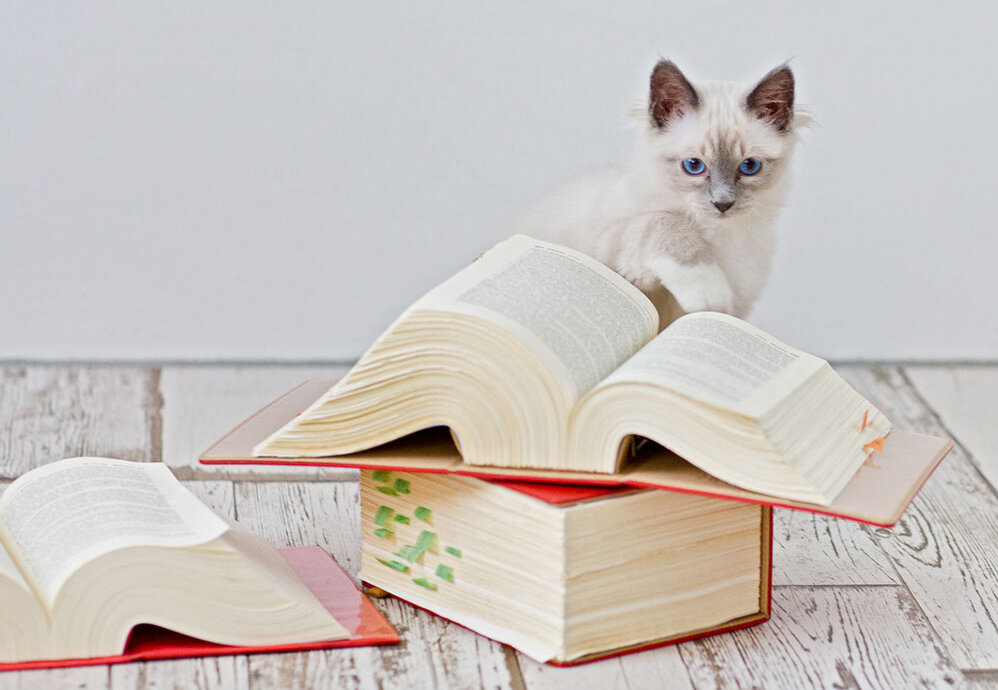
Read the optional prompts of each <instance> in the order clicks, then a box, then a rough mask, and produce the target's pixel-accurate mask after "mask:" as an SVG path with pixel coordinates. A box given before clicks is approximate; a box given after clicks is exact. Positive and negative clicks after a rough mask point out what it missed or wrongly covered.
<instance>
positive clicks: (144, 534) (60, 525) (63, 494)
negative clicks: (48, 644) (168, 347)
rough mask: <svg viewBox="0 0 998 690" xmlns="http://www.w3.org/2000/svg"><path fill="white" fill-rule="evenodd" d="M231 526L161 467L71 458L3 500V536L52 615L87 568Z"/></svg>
mask: <svg viewBox="0 0 998 690" xmlns="http://www.w3.org/2000/svg"><path fill="white" fill-rule="evenodd" d="M226 529H228V525H227V524H226V523H225V521H223V520H222V519H221V518H220V517H218V516H217V515H215V513H213V512H212V511H211V509H209V508H208V507H207V506H205V505H204V504H203V503H201V502H200V501H199V500H198V499H197V498H195V497H194V496H193V495H192V494H191V493H190V492H189V491H187V489H185V488H184V487H183V486H182V485H181V484H180V482H178V481H177V480H176V478H174V476H173V474H172V473H171V472H170V470H169V469H168V468H167V467H166V466H165V465H162V464H160V463H140V462H127V461H124V460H108V459H105V458H72V459H70V460H62V461H60V462H55V463H52V464H50V465H45V466H43V467H40V468H38V469H36V470H32V471H31V472H28V473H27V474H25V475H24V476H22V477H21V478H20V479H18V480H17V481H15V482H14V483H13V484H11V485H10V487H8V488H7V490H6V491H5V492H4V494H3V496H0V536H2V540H3V542H4V543H6V544H7V545H8V547H9V550H10V555H11V557H12V558H13V559H14V561H15V562H16V563H17V564H18V566H19V567H20V569H21V571H22V572H24V573H25V575H26V576H27V577H28V579H29V580H30V584H31V585H32V586H33V589H34V591H35V592H36V594H37V595H38V597H39V599H40V600H41V601H42V603H43V604H44V605H45V606H46V607H47V608H49V609H51V606H52V604H53V602H54V600H55V597H56V595H57V594H58V591H59V588H60V587H61V586H62V584H63V583H65V581H66V580H67V579H68V578H69V576H70V575H71V574H72V573H73V572H74V571H76V570H77V569H78V568H80V567H81V566H82V565H84V564H85V563H88V562H90V561H92V560H94V559H96V558H98V557H100V556H101V555H103V554H106V553H109V552H111V551H114V550H117V549H121V548H126V547H130V546H190V545H194V544H203V543H205V542H208V541H211V540H212V539H215V538H216V537H218V536H219V535H221V534H222V533H224V532H225V531H226Z"/></svg>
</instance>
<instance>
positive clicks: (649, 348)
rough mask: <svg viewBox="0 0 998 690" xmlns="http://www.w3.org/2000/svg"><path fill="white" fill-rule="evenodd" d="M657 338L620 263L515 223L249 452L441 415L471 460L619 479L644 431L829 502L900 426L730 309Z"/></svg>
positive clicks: (755, 481)
mask: <svg viewBox="0 0 998 690" xmlns="http://www.w3.org/2000/svg"><path fill="white" fill-rule="evenodd" d="M657 332H658V323H657V313H656V311H655V308H654V307H653V306H652V304H651V302H649V301H648V300H647V298H645V296H644V295H643V294H641V292H640V291H638V290H637V289H636V288H634V287H633V286H632V285H631V284H630V283H628V282H627V281H626V280H624V279H623V278H621V277H620V276H618V275H617V274H616V273H614V272H613V271H611V270H610V269H609V268H607V267H606V266H603V265H602V264H600V263H598V262H596V261H594V260H592V259H590V258H589V257H587V256H585V255H583V254H581V253H579V252H575V251H572V250H570V249H567V248H564V247H560V246H557V245H553V244H548V243H545V242H541V241H538V240H534V239H531V238H529V237H525V236H522V235H518V236H516V237H513V238H511V239H509V240H507V241H505V242H501V243H500V244H498V245H496V247H494V248H493V249H492V250H490V251H488V252H486V253H485V254H484V255H483V256H482V257H481V258H480V259H479V260H477V261H475V262H474V263H472V264H471V265H470V266H468V267H467V268H465V269H464V270H462V271H460V272H459V273H458V274H457V275H455V276H454V277H452V278H450V279H449V280H447V281H445V282H444V283H443V284H441V285H440V286H438V287H437V288H435V289H434V290H432V291H430V292H429V293H428V294H427V295H425V296H424V297H423V298H421V299H420V300H418V301H417V302H416V303H415V304H414V305H412V306H411V307H410V308H409V309H408V310H406V311H405V313H403V314H402V316H400V317H399V318H398V319H397V320H396V321H395V322H394V323H393V324H392V325H391V327H389V329H388V330H387V331H386V332H385V333H384V334H382V335H381V337H379V338H378V339H377V341H376V342H375V343H374V345H373V346H372V347H371V349H370V350H368V351H367V353H365V354H364V355H363V357H361V359H360V361H359V362H358V363H357V365H356V366H355V367H354V368H353V369H351V371H350V372H349V373H348V374H347V375H346V376H345V377H344V378H343V379H342V380H341V381H339V382H338V383H336V385H334V386H333V387H332V388H331V389H330V390H329V391H327V392H326V393H325V394H324V395H322V396H321V397H320V398H319V399H318V400H316V401H315V402H314V403H313V404H312V405H311V406H309V407H308V409H306V410H305V411H304V412H303V413H302V414H301V415H299V416H297V417H295V418H294V419H293V420H291V421H290V422H288V423H287V424H286V425H285V426H283V427H282V428H280V429H279V430H277V431H276V432H275V433H273V434H272V435H271V436H270V437H269V438H267V439H265V440H263V442H262V443H259V445H257V447H256V448H254V451H253V453H254V455H256V456H259V457H266V456H273V457H297V458H300V457H322V456H332V455H341V454H347V453H354V452H357V451H361V450H365V449H368V448H372V447H374V446H378V445H380V444H383V443H386V442H388V441H392V440H394V439H397V438H400V437H402V436H405V435H407V434H410V433H412V432H414V431H417V430H420V429H425V428H428V427H433V426H447V427H449V428H450V429H451V432H452V433H453V435H454V438H455V439H456V441H457V444H458V446H459V448H460V451H461V454H462V456H463V459H464V462H465V463H467V464H469V465H475V466H489V467H503V468H532V469H543V470H578V471H584V472H600V473H606V474H610V473H614V472H617V471H619V470H620V469H621V464H620V463H621V458H622V455H623V453H622V452H621V451H622V449H623V448H625V447H626V445H627V441H628V439H630V438H631V437H633V436H643V437H646V438H649V439H652V440H654V441H656V442H658V443H660V444H661V445H663V446H665V447H667V448H669V449H670V450H672V451H674V452H676V453H677V454H679V455H680V456H682V457H683V458H685V459H686V460H688V461H689V462H691V463H693V464H695V465H696V466H698V467H700V468H701V469H703V470H704V471H706V472H708V473H709V474H711V475H713V476H714V477H717V478H719V479H721V480H723V481H725V482H727V483H730V484H733V485H735V486H738V487H742V488H744V489H748V490H751V491H756V492H760V493H763V494H767V495H772V496H777V497H781V498H784V499H789V500H795V501H805V502H810V503H816V504H819V505H828V504H830V503H831V502H832V501H833V500H834V499H835V497H836V496H837V495H838V494H839V493H840V492H841V491H842V489H843V488H844V487H845V486H846V484H847V483H848V482H849V480H850V479H851V478H852V477H853V475H854V474H855V473H856V471H857V469H858V468H859V467H860V466H861V465H862V464H863V463H864V462H865V461H866V460H867V458H868V457H869V455H870V454H871V453H872V452H873V451H874V450H877V449H880V448H882V447H883V442H884V438H885V437H886V436H887V434H888V432H889V431H890V423H889V422H888V420H887V419H886V418H885V417H884V416H883V415H882V414H880V413H879V412H878V411H877V409H876V408H875V407H874V406H873V405H871V404H870V403H869V402H867V401H866V400H864V399H863V397H862V396H860V395H859V394H858V393H857V392H856V391H855V390H853V389H852V388H851V387H850V386H849V385H848V384H847V383H846V382H845V381H843V380H842V378H841V377H840V376H839V375H838V374H836V373H835V372H834V371H833V370H832V369H831V367H830V366H829V365H828V363H827V362H825V361H824V360H822V359H819V358H817V357H814V356H812V355H809V354H807V353H804V352H801V351H799V350H796V349H794V348H792V347H789V346H787V345H785V344H784V343H782V342H780V341H778V340H777V339H775V338H773V337H772V336H770V335H768V334H766V333H764V332H763V331H761V330H759V329H757V328H754V327H753V326H750V325H749V324H747V323H745V322H744V321H741V320H739V319H736V318H734V317H731V316H728V315H724V314H717V313H709V312H707V313H696V314H689V315H687V316H684V317H682V318H680V319H679V320H677V321H675V322H674V323H672V324H671V325H669V327H668V328H666V329H665V330H664V331H662V333H660V334H658V335H656V333H657Z"/></svg>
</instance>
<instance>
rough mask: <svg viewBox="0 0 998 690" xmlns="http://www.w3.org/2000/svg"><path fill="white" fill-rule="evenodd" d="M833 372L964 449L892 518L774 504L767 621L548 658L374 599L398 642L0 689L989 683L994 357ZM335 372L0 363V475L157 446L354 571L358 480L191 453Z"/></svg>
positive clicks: (83, 673)
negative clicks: (219, 463)
mask: <svg viewBox="0 0 998 690" xmlns="http://www.w3.org/2000/svg"><path fill="white" fill-rule="evenodd" d="M839 369H840V371H842V373H843V374H844V375H845V376H846V378H847V380H849V381H850V382H851V383H852V384H853V385H854V386H856V387H857V388H858V389H859V390H860V391H861V392H862V393H863V394H864V395H867V396H868V397H870V398H871V399H872V400H873V401H874V404H876V405H878V406H879V407H881V409H883V410H884V411H885V413H886V414H887V415H888V416H889V417H890V418H891V419H892V420H893V421H894V422H895V423H896V425H897V426H898V427H899V428H904V429H910V430H913V431H924V432H927V433H932V434H936V435H947V434H949V433H952V434H954V435H955V436H956V440H957V441H958V442H960V445H961V446H962V447H958V448H956V449H955V450H954V452H953V453H952V454H951V455H950V457H948V458H947V459H946V460H945V461H944V462H943V464H942V465H941V466H940V468H939V470H937V472H936V474H935V475H934V477H933V478H932V479H930V481H929V482H928V484H927V485H926V487H925V488H924V489H923V491H922V494H921V495H920V496H919V497H918V498H917V499H916V501H915V503H914V505H913V506H912V508H910V509H909V511H908V513H907V514H906V515H905V516H904V518H903V520H902V521H901V523H900V524H899V525H898V526H897V527H896V528H895V529H893V530H880V529H874V528H867V527H863V526H860V525H857V524H855V523H851V522H847V521H840V520H835V519H832V518H826V517H820V516H813V515H809V514H805V513H799V512H790V511H784V510H780V511H777V518H776V526H775V546H776V552H775V556H774V558H775V572H774V579H775V583H776V584H777V586H776V587H775V589H774V619H773V620H772V621H770V622H769V623H766V624H764V625H762V626H759V627H756V628H752V629H748V630H743V631H739V632H736V633H733V634H728V635H721V636H716V637H713V638H707V639H705V640H700V641H694V642H689V643H685V644H683V645H680V646H677V647H666V648H661V649H658V650H650V651H648V652H643V653H640V654H632V655H628V656H624V657H618V658H616V659H610V660H605V661H602V662H597V663H595V664H589V665H584V666H580V667H575V668H566V669H560V668H555V667H551V666H546V665H540V664H536V663H535V662H533V661H531V660H529V659H527V658H526V657H523V656H522V655H519V654H517V653H516V652H513V651H512V650H510V649H509V648H504V647H502V646H501V645H499V644H497V643H494V642H492V641H490V640H487V639H486V638H483V637H481V636H478V635H475V634H474V633H471V632H470V631H468V630H465V629H463V628H460V627H459V626H456V625H453V624H451V623H448V622H447V621H444V620H442V619H439V618H437V617H435V616H432V615H430V614H427V613H425V612H423V611H419V610H416V609H414V608H413V607H411V606H409V605H407V604H405V603H404V602H401V601H398V600H395V599H385V600H379V601H378V602H377V603H378V606H379V607H380V608H381V609H382V610H383V611H385V612H386V615H387V616H388V617H389V619H390V620H391V621H392V622H393V624H395V625H396V626H397V627H398V628H399V631H400V632H401V633H402V635H403V639H404V642H403V644H401V645H399V646H396V647H367V648H358V649H353V650H326V651H320V652H307V653H305V652H303V653H295V654H260V655H253V656H248V657H247V656H234V657H216V658H212V659H185V660H176V661H161V662H147V663H137V664H127V665H119V666H115V667H110V668H109V667H106V666H99V667H89V668H76V669H58V670H43V671H29V672H18V673H5V674H0V690H8V689H14V688H45V689H46V690H47V689H48V688H61V687H74V688H77V687H81V688H95V689H100V688H115V689H116V690H121V689H122V688H146V687H156V688H230V687H232V688H238V689H239V690H245V689H247V688H254V689H256V688H312V687H316V688H339V687H356V688H380V687H390V688H408V687H445V688H450V687H454V688H476V687H488V688H531V689H539V688H549V687H550V688H571V690H588V689H590V688H592V689H593V690H597V689H598V690H603V688H612V687H670V688H671V687H676V688H692V687H696V688H741V687H746V688H747V687H767V688H768V687H773V688H802V687H843V688H849V687H853V688H857V687H861V688H866V687H878V688H879V687H884V688H893V687H899V688H900V687H960V686H963V685H965V684H966V685H969V686H970V687H975V688H985V687H998V623H996V622H995V621H998V498H996V496H995V493H994V490H993V488H992V486H991V485H990V484H989V483H988V482H987V481H986V480H985V477H984V475H989V473H990V471H991V470H989V467H990V466H992V464H993V463H995V462H996V451H995V446H994V443H995V435H994V434H995V431H994V427H995V425H994V421H995V420H996V419H998V417H996V416H995V415H996V410H995V407H996V405H998V403H995V402H994V401H993V396H994V395H995V389H994V387H993V386H992V384H991V381H992V378H991V377H993V376H994V375H995V374H994V373H988V372H996V371H998V367H992V368H991V369H987V368H984V369H981V368H978V367H973V368H969V367H968V368H957V369H954V368H927V367H919V368H918V369H916V370H910V371H909V370H901V369H898V368H895V367H875V368H869V367H842V368H839ZM330 371H336V370H335V369H333V368H317V369H316V368H308V367H300V368H296V367H225V366H219V367H211V366H209V367H169V368H167V370H165V371H164V372H163V374H162V376H161V375H160V374H159V373H158V370H157V369H155V368H146V367H86V366H30V367H6V368H0V390H2V391H3V395H2V396H0V478H2V477H13V476H16V475H18V474H20V473H22V472H23V471H26V470H27V469H30V468H32V467H35V466H37V465H39V464H42V463H43V462H48V461H51V460H55V459H59V458H62V457H69V456H72V455H79V454H93V455H107V456H111V457H126V458H132V459H137V460H154V459H158V458H160V457H163V458H164V459H166V460H167V461H168V462H169V464H171V466H172V467H173V468H174V469H176V470H177V471H178V472H179V473H180V474H181V475H182V476H184V477H187V478H197V479H198V481H188V482H185V484H186V485H187V486H188V487H189V488H190V489H191V490H192V491H193V492H194V493H195V494H196V495H197V496H199V497H200V498H201V499H202V500H204V501H205V502H206V503H208V504H209V505H211V506H213V507H215V508H216V509H218V510H220V511H221V512H223V513H225V514H227V515H230V516H235V517H236V518H237V519H239V520H240V522H242V523H243V524H244V525H246V526H247V527H249V528H250V529H253V530H254V531H256V532H258V533H260V534H262V535H263V536H265V537H266V538H268V539H269V540H270V541H271V542H272V543H275V544H277V545H279V546H280V545H291V544H316V543H317V544H320V545H322V546H324V547H325V548H327V550H329V551H330V552H332V553H333V555H334V556H335V557H336V558H337V560H338V561H339V562H340V563H341V564H343V565H344V566H345V567H346V568H347V569H348V570H349V571H351V572H353V573H356V570H357V568H358V566H359V553H360V548H359V537H358V534H359V514H358V510H357V489H356V485H355V484H354V483H353V482H350V481H332V482H317V481H307V480H311V479H315V478H317V477H318V476H320V475H317V474H314V473H313V474H309V472H311V470H305V474H304V475H301V474H297V473H299V472H300V470H297V469H295V470H291V472H293V473H296V474H295V475H292V474H289V473H287V472H288V471H287V470H280V471H278V472H277V473H268V474H258V473H256V472H255V471H249V472H247V471H245V470H241V471H240V472H237V473H235V474H234V475H227V474H226V475H218V476H215V475H211V474H209V473H204V472H202V470H203V469H205V468H200V467H194V466H192V465H190V463H189V461H187V460H185V459H186V458H190V457H192V456H193V455H194V454H196V453H197V452H198V450H200V449H201V448H200V446H202V445H204V446H207V445H208V444H210V443H211V442H212V441H214V440H215V438H216V437H217V436H219V435H220V434H221V433H223V432H224V431H226V430H227V429H228V428H229V427H231V426H232V425H233V424H235V423H236V422H238V421H239V420H241V419H242V418H243V417H244V416H245V415H246V414H248V413H249V412H251V411H253V410H255V409H256V408H257V407H259V405H261V404H263V403H264V402H266V401H267V400H268V399H270V398H271V397H275V396H276V395H278V394H280V393H282V392H284V390H285V389H287V388H289V387H290V386H292V385H294V384H296V383H298V382H299V381H301V380H304V379H305V378H309V377H311V376H315V375H317V374H318V375H324V376H329V374H330ZM982 371H983V372H984V373H983V374H982ZM912 383H914V384H915V385H914V386H913V385H912ZM268 387H269V388H268ZM254 396H256V397H254ZM964 396H965V397H964ZM980 410H984V412H982V413H981V412H980ZM225 415H228V417H227V418H225V419H220V417H223V416H225ZM195 449H197V450H195ZM185 463H186V464H185ZM336 472H339V471H336ZM982 473H983V474H982ZM345 476H347V475H340V476H336V477H335V478H336V479H343V478H344V477H345ZM232 477H235V478H236V479H239V480H240V481H237V482H235V483H233V482H232V481H229V480H230V479H231V478H232ZM282 478H283V479H282ZM285 480H287V481H285ZM3 485H4V484H3V482H0V490H2V488H3Z"/></svg>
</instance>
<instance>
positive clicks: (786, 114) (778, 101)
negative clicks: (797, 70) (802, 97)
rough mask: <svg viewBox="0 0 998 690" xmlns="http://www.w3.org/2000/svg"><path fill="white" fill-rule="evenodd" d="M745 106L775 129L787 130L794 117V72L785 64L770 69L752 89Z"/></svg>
mask: <svg viewBox="0 0 998 690" xmlns="http://www.w3.org/2000/svg"><path fill="white" fill-rule="evenodd" d="M745 107H746V108H748V109H749V110H750V111H752V112H753V113H755V116H756V117H757V118H759V119H760V120H765V121H766V122H768V123H769V124H771V125H773V127H775V128H776V129H777V131H780V132H786V131H787V130H789V129H790V124H791V123H792V122H793V119H794V73H793V72H791V71H790V68H789V67H787V66H786V65H780V66H779V67H777V68H776V69H774V70H772V71H771V72H770V73H769V74H767V75H766V76H765V77H763V78H762V81H760V82H759V83H758V84H757V85H756V87H755V88H754V89H752V93H750V94H749V95H748V98H746V99H745Z"/></svg>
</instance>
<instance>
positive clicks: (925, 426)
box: [843, 367, 998, 670]
mask: <svg viewBox="0 0 998 690" xmlns="http://www.w3.org/2000/svg"><path fill="white" fill-rule="evenodd" d="M843 373H844V375H845V377H846V378H847V380H848V381H849V382H850V383H851V384H852V385H853V386H854V387H856V389H857V390H859V391H860V392H861V393H863V394H864V395H865V396H866V397H867V398H868V399H870V400H871V401H872V402H873V404H875V405H877V406H878V407H879V408H880V409H881V410H882V411H883V412H884V414H886V415H887V417H888V418H889V419H891V421H892V422H893V423H894V424H895V425H897V426H898V427H900V428H904V429H909V430H911V431H922V432H925V433H929V434H934V435H945V433H946V430H945V429H944V428H943V427H942V425H941V424H940V422H939V419H938V417H937V416H936V415H935V413H934V412H933V411H932V410H931V409H930V408H928V407H926V405H925V404H924V402H923V400H922V399H921V398H920V397H919V395H918V394H917V393H916V391H915V390H914V389H913V388H912V387H911V385H910V384H909V382H908V381H907V379H906V378H905V377H904V375H903V374H902V372H901V371H900V370H899V369H897V368H893V367H878V368H872V369H869V368H850V369H847V370H845V371H844V372H843ZM872 533H873V534H874V535H875V536H876V538H877V539H878V540H879V542H880V545H881V547H882V548H883V549H884V550H885V551H886V553H887V555H888V556H889V557H890V558H891V560H892V562H893V563H894V567H895V568H896V570H897V572H898V574H899V576H900V577H901V581H902V582H903V583H904V584H905V585H906V586H907V587H908V589H909V590H910V591H911V593H912V594H913V595H914V597H915V599H916V600H917V601H918V603H919V605H920V606H921V608H922V609H923V610H924V611H925V614H926V616H928V619H929V620H930V621H931V623H932V626H933V627H934V628H935V630H937V631H938V632H939V634H940V636H941V637H942V640H943V642H942V644H943V645H944V648H945V649H946V651H947V653H948V654H949V655H950V656H951V657H952V658H953V660H954V662H955V663H956V664H957V665H958V666H959V667H960V668H963V669H968V670H974V669H994V668H998V498H996V497H995V494H994V492H993V490H992V489H991V487H990V486H989V485H988V484H987V482H986V481H984V478H983V477H982V476H981V474H980V473H979V472H978V470H977V468H976V467H975V466H974V465H973V463H971V462H970V459H969V458H968V456H967V454H966V452H965V451H964V449H963V448H961V447H959V446H958V447H956V448H954V449H953V451H952V452H951V453H950V454H949V456H948V457H947V458H946V459H945V460H944V461H943V462H942V464H941V465H940V466H939V468H938V469H937V470H936V472H935V474H934V475H933V476H932V477H931V478H930V479H929V481H928V482H927V483H926V484H925V486H924V487H923V488H922V491H921V492H920V493H919V495H918V496H917V497H916V499H915V501H914V502H913V503H912V505H911V507H910V508H909V509H908V511H907V513H905V515H904V517H903V518H902V519H901V521H900V522H899V523H898V524H897V525H896V526H895V527H894V529H892V530H886V529H876V530H873V532H872Z"/></svg>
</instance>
